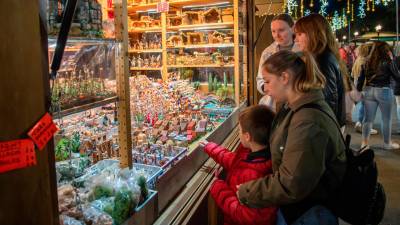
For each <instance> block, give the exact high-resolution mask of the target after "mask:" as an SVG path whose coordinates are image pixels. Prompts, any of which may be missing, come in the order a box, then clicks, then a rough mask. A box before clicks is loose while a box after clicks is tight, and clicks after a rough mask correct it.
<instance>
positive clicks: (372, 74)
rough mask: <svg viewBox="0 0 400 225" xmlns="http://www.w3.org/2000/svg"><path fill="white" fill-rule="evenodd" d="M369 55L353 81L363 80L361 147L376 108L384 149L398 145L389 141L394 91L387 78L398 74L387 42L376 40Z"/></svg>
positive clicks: (397, 77) (399, 77) (365, 142)
mask: <svg viewBox="0 0 400 225" xmlns="http://www.w3.org/2000/svg"><path fill="white" fill-rule="evenodd" d="M372 48H373V49H372V52H371V58H370V59H368V61H367V63H366V64H365V66H364V67H362V70H361V74H360V76H359V78H358V81H357V83H361V84H363V83H364V82H365V87H364V89H363V102H364V106H365V112H364V120H363V124H362V142H361V148H368V147H369V138H370V131H371V128H372V123H373V122H374V120H375V116H376V110H377V109H378V107H379V109H380V110H381V114H382V125H381V127H382V135H383V148H384V149H386V150H390V149H398V148H400V146H399V144H398V143H394V142H392V139H391V136H392V107H393V103H394V93H393V89H392V88H391V83H390V82H391V79H394V80H395V81H396V82H400V74H399V70H398V66H397V63H396V61H395V60H394V57H393V53H392V52H391V50H390V46H389V45H388V44H387V43H386V42H382V41H376V42H374V44H373V47H372Z"/></svg>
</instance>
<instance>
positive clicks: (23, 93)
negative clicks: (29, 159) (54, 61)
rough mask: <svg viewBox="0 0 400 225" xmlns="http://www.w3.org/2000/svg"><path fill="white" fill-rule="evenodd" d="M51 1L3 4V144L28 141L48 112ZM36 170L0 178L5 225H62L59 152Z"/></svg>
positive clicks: (0, 219) (45, 155)
mask: <svg viewBox="0 0 400 225" xmlns="http://www.w3.org/2000/svg"><path fill="white" fill-rule="evenodd" d="M46 2H47V1H25V0H13V1H0V13H1V15H2V17H3V18H4V19H2V20H0V29H1V32H0V49H1V51H0V66H1V69H2V71H1V82H0V90H1V94H0V105H1V106H0V108H1V111H0V127H1V129H0V142H2V141H9V140H16V139H20V138H27V132H28V130H29V129H30V128H32V126H33V125H34V124H35V123H36V122H37V121H38V120H39V119H40V118H41V117H42V116H43V115H44V114H45V113H46V111H47V109H48V107H49V98H48V97H49V96H50V93H49V90H50V88H49V73H48V68H49V64H48V60H47V57H48V56H47V32H46V21H47V20H46V13H45V12H46V5H45V4H46ZM35 152H36V157H37V165H35V166H31V167H27V168H23V169H17V170H13V171H9V172H5V173H2V174H0V184H1V185H0V199H1V203H0V224H7V225H14V224H15V225H19V224H43V225H50V224H54V225H55V224H59V220H58V205H57V190H56V176H55V163H54V146H53V142H52V141H50V142H49V143H48V144H47V146H46V147H45V148H44V149H43V150H41V151H39V150H37V149H36V150H35Z"/></svg>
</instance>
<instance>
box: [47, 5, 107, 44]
mask: <svg viewBox="0 0 400 225" xmlns="http://www.w3.org/2000/svg"><path fill="white" fill-rule="evenodd" d="M66 2H67V1H64V0H49V1H48V32H49V34H52V35H56V34H57V33H58V32H59V30H60V26H61V20H62V17H63V12H64V9H65V6H66ZM69 35H70V36H86V37H102V36H103V29H102V9H101V4H100V3H98V1H97V0H80V1H78V3H77V6H76V10H75V14H74V19H73V21H72V24H71V29H70V31H69Z"/></svg>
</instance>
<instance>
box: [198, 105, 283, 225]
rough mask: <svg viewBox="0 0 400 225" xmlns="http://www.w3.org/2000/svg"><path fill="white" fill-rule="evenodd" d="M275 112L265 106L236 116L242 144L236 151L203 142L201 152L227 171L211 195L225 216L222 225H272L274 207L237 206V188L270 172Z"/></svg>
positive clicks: (274, 219) (255, 107)
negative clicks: (270, 135) (271, 135)
mask: <svg viewBox="0 0 400 225" xmlns="http://www.w3.org/2000/svg"><path fill="white" fill-rule="evenodd" d="M273 118H274V113H273V112H272V111H271V110H269V109H268V108H267V107H266V106H262V105H257V106H251V107H248V108H247V109H245V110H244V111H243V112H241V114H240V116H239V135H240V141H241V144H239V146H238V148H237V149H236V152H230V151H229V150H227V149H225V148H223V147H222V146H218V145H217V144H215V143H212V142H207V141H203V142H201V143H200V145H202V146H204V151H205V152H206V153H207V154H208V155H209V156H210V157H211V158H213V159H214V160H215V161H216V162H217V163H218V164H220V165H221V166H222V167H223V168H224V170H225V171H226V179H220V178H217V180H215V181H214V183H213V184H212V186H211V188H210V194H211V196H212V197H213V198H214V200H215V202H216V203H217V205H218V207H219V208H220V209H222V211H223V214H224V225H236V224H237V225H239V224H240V225H243V224H252V225H256V224H263V225H275V223H276V213H277V208H276V207H268V208H261V209H258V208H257V209H256V208H249V207H247V206H245V205H242V204H240V202H239V200H238V198H237V196H236V191H237V188H236V186H237V185H239V184H242V183H246V182H247V181H250V180H255V179H258V178H261V177H264V176H266V175H267V174H271V173H272V163H271V153H270V151H269V142H268V140H269V134H270V129H271V125H272V120H273Z"/></svg>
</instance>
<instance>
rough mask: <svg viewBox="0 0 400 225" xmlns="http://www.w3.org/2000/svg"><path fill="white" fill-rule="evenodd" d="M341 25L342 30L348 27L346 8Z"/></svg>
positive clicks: (343, 10)
mask: <svg viewBox="0 0 400 225" xmlns="http://www.w3.org/2000/svg"><path fill="white" fill-rule="evenodd" d="M341 25H342V26H341V27H340V28H343V27H347V14H346V11H345V9H344V8H343V9H342V23H341Z"/></svg>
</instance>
